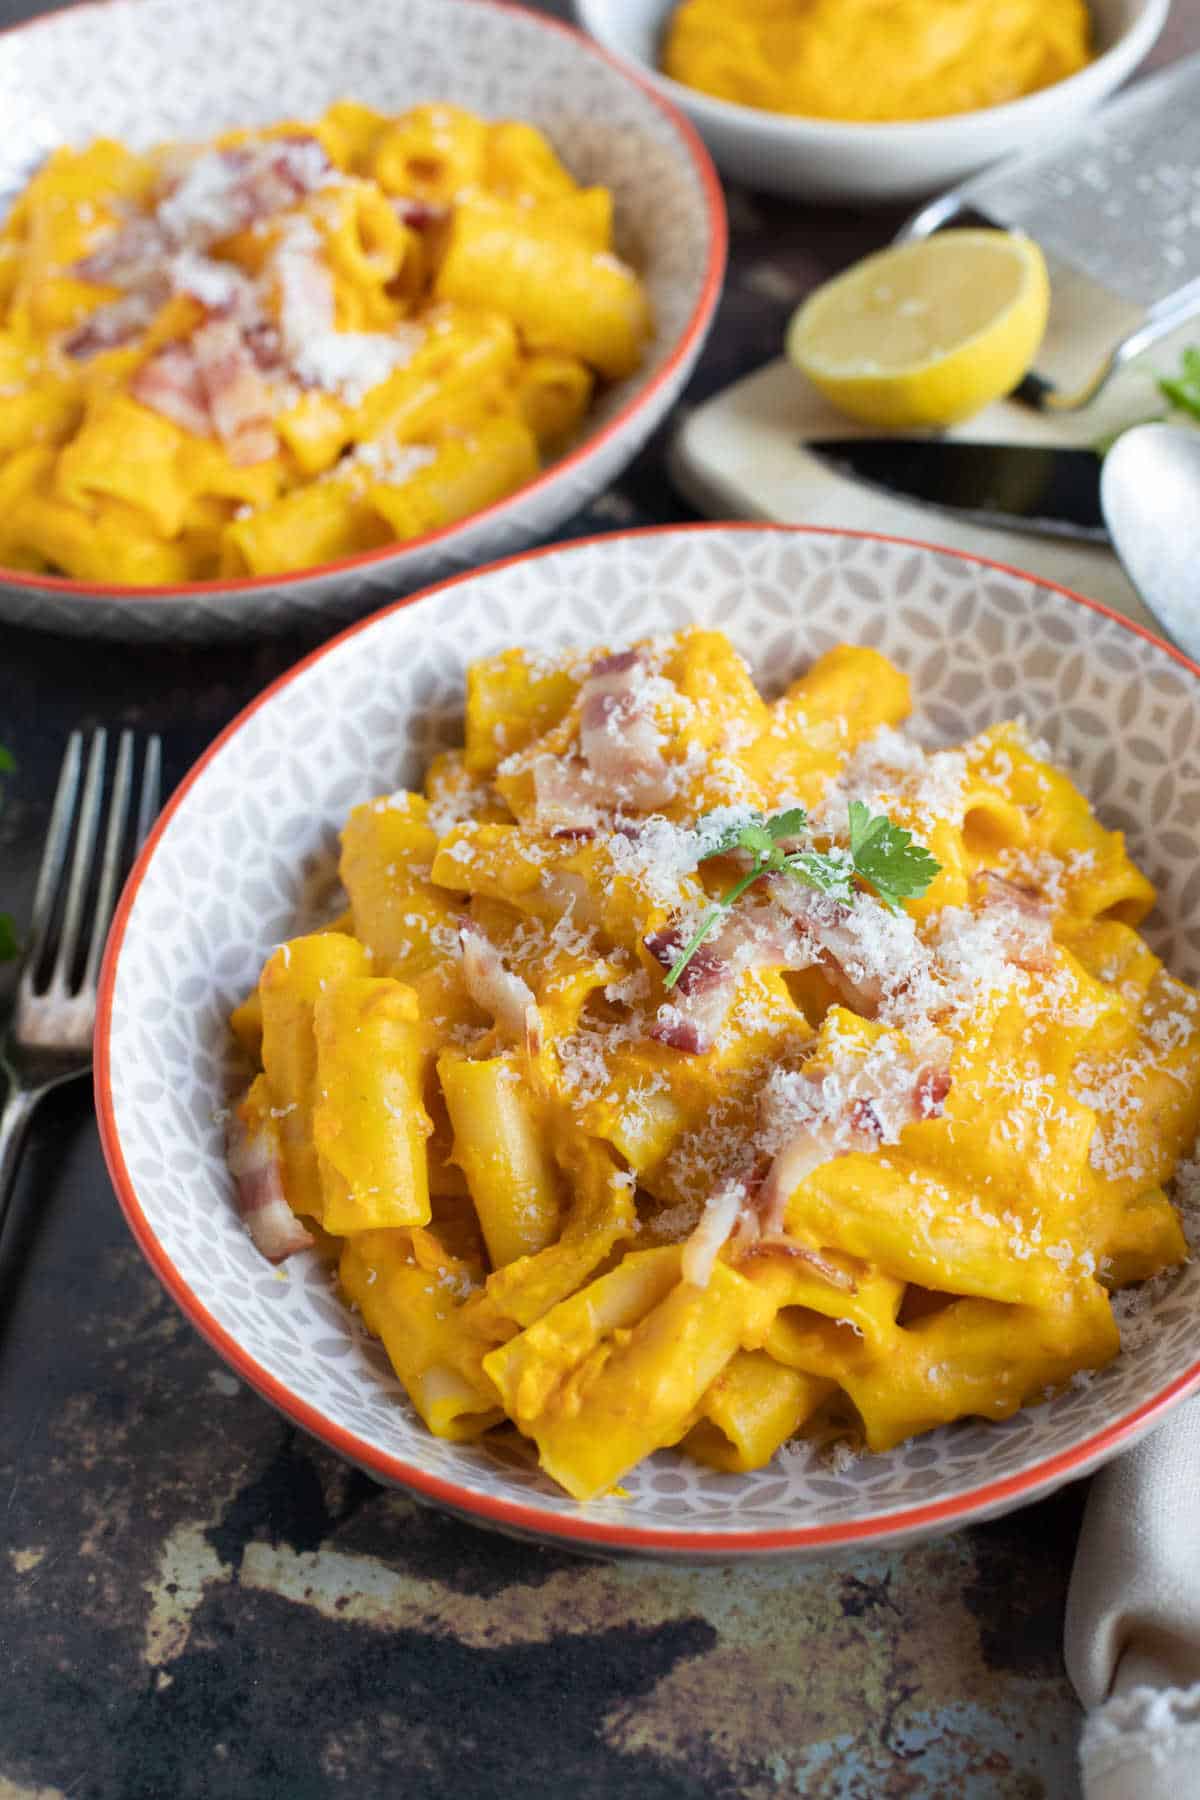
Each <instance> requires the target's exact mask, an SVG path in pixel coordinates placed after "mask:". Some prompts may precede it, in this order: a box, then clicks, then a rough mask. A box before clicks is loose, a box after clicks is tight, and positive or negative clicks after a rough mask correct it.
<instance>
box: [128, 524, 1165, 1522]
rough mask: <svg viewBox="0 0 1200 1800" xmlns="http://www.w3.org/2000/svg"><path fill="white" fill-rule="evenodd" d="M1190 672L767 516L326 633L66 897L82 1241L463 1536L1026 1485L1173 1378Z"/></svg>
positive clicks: (985, 1511)
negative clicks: (87, 991) (137, 1276)
mask: <svg viewBox="0 0 1200 1800" xmlns="http://www.w3.org/2000/svg"><path fill="white" fill-rule="evenodd" d="M1197 673H1198V671H1197V670H1196V669H1195V668H1194V666H1193V665H1191V664H1188V663H1186V662H1184V660H1183V659H1182V658H1181V657H1180V656H1178V655H1177V654H1176V653H1175V652H1173V651H1171V650H1169V649H1168V648H1167V647H1166V646H1165V645H1164V644H1162V643H1160V642H1159V641H1158V640H1156V639H1154V638H1152V637H1150V636H1148V635H1147V634H1145V633H1143V632H1141V631H1140V630H1138V629H1136V628H1134V627H1132V626H1130V625H1129V624H1128V623H1127V622H1125V621H1123V620H1121V619H1119V618H1117V617H1116V616H1115V615H1112V614H1109V613H1106V612H1104V611H1103V609H1101V608H1099V607H1097V606H1094V605H1092V604H1091V603H1089V602H1087V601H1083V600H1079V599H1077V598H1075V597H1074V596H1072V595H1070V594H1068V593H1067V592H1065V591H1064V590H1060V589H1056V588H1052V587H1048V586H1046V585H1044V584H1039V583H1038V582H1037V581H1036V580H1034V579H1033V578H1032V577H1030V576H1027V575H1022V574H1020V573H1018V572H1015V571H1012V570H1009V569H1005V568H1001V567H999V566H996V565H994V564H990V563H987V562H984V561H982V560H976V559H974V558H972V557H970V556H967V555H961V554H957V553H951V552H948V551H942V550H938V549H935V548H931V547H928V546H925V545H922V544H916V543H909V542H904V541H900V540H896V539H882V538H876V537H872V536H869V535H864V534H858V535H855V534H851V533H843V532H837V531H830V530H818V529H812V530H804V529H788V528H783V527H779V528H775V527H759V526H744V527H739V526H698V527H692V528H663V529H659V530H651V531H648V532H631V533H627V534H618V535H614V536H609V537H606V538H603V539H598V540H594V541H587V542H582V543H575V544H568V545H565V546H561V547H557V548H552V549H549V550H542V551H538V552H533V553H528V554H526V555H524V556H521V557H518V558H515V559H511V560H509V561H507V562H504V563H500V564H497V565H495V566H493V567H491V568H489V569H487V570H484V571H482V572H479V573H476V574H474V575H472V576H470V577H460V578H457V579H454V580H452V581H450V582H448V583H446V584H444V585H443V586H442V587H440V588H438V589H436V590H434V591H432V592H430V593H428V594H427V595H425V596H424V597H423V600H422V604H421V605H419V606H407V607H406V606H403V605H397V606H395V607H393V608H391V609H390V610H387V611H385V612H383V613H381V614H379V615H377V616H376V617H374V618H373V619H371V620H369V621H367V622H366V623H365V624H362V625H358V626H355V627H352V628H351V629H350V630H349V631H348V632H346V633H345V634H344V635H343V636H342V637H340V638H338V639H336V640H335V641H334V642H333V643H332V644H330V645H328V646H326V647H325V648H324V649H322V650H320V651H318V652H316V653H315V654H314V655H313V656H312V657H310V658H309V659H308V660H307V661H306V662H304V663H301V664H300V665H299V666H298V667H297V668H296V669H295V670H294V671H293V672H292V673H290V674H289V675H286V676H284V677H283V678H282V679H281V680H280V681H278V682H277V683H276V684H275V685H274V686H273V687H272V688H270V689H268V691H267V692H266V693H265V694H264V695H263V696H262V698H261V699H260V700H259V701H258V702H256V703H255V704H254V705H252V706H251V707H249V708H248V709H247V711H246V712H245V713H243V714H242V716H241V717H240V718H239V719H238V720H237V721H236V722H235V723H234V724H233V725H232V726H231V727H230V728H229V730H228V731H227V732H226V733H225V735H224V736H223V737H222V738H221V739H220V740H219V741H218V743H217V744H216V745H215V746H214V747H213V749H211V750H210V751H209V752H208V753H207V754H206V755H205V756H204V757H203V758H202V759H201V761H200V762H199V763H198V764H197V765H196V767H195V768H194V770H193V771H192V773H191V774H190V776H189V777H188V779H187V780H186V781H185V782H184V783H183V785H182V787H181V788H180V789H179V790H178V792H177V793H176V795H175V797H174V798H173V800H172V801H171V803H170V805H169V806H168V807H167V809H166V811H165V813H164V815H163V817H162V819H161V820H160V822H159V824H158V826H157V827H156V830H155V832H154V835H153V837H152V840H151V842H150V843H149V845H148V846H147V849H146V851H145V853H144V855H143V857H142V859H141V861H140V863H139V866H138V868H137V870H136V871H135V873H134V875H133V877H132V879H131V882H130V884H129V887H128V888H127V890H126V893H125V895H124V897H123V900H122V903H121V907H120V910H119V913H118V916H117V919H116V922H115V925H114V929H113V933H112V938H111V942H110V948H109V952H108V958H107V962H106V966H105V971H104V977H103V982H102V996H101V1007H100V1020H99V1026H98V1033H97V1059H96V1091H97V1098H98V1108H99V1116H100V1121H101V1131H102V1136H103V1141H104V1146H105V1151H106V1155H107V1157H108V1162H109V1167H110V1170H111V1172H112V1176H113V1180H114V1183H115V1186H116V1190H117V1193H118V1196H119V1198H120V1201H121V1204H122V1206H123V1208H124V1210H125V1213H126V1216H127V1218H128V1221H129V1223H130V1225H131V1227H132V1230H133V1232H134V1235H135V1237H136V1238H137V1241H138V1243H139V1244H140V1245H141V1247H142V1249H143V1251H144V1252H145V1254H146V1256H147V1257H148V1259H149V1261H150V1263H151V1265H152V1267H153V1268H154V1270H155V1271H156V1273H157V1274H158V1275H159V1277H160V1278H161V1280H162V1281H163V1282H164V1284H165V1285H166V1287H167V1289H168V1291H169V1292H170V1293H171V1295H172V1296H173V1297H174V1298H175V1300H176V1301H177V1302H178V1303H179V1304H180V1306H181V1307H182V1308H183V1310H184V1311H185V1313H186V1314H187V1315H188V1317H189V1318H190V1319H191V1320H192V1321H193V1323H194V1324H195V1325H196V1326H197V1327H198V1329H199V1330H200V1331H201V1332H202V1333H203V1334H204V1335H205V1336H206V1337H207V1338H208V1339H209V1341H210V1342H211V1343H212V1344H213V1345H214V1346H215V1347H216V1349H217V1350H218V1351H219V1352H220V1354H221V1355H222V1356H224V1357H225V1358H226V1359H227V1361H228V1362H229V1364H230V1365H231V1367H232V1368H233V1369H234V1370H235V1371H236V1372H237V1373H238V1374H239V1375H240V1376H241V1377H242V1378H243V1379H244V1380H246V1381H247V1382H249V1383H250V1384H251V1385H252V1386H254V1387H255V1388H256V1389H258V1391H259V1392H260V1393H262V1394H263V1395H264V1396H265V1397H266V1398H267V1399H268V1400H270V1401H271V1402H273V1403H274V1405H276V1406H277V1407H278V1408H280V1409H281V1410H282V1411H283V1412H285V1413H286V1414H287V1415H289V1416H290V1417H291V1418H293V1419H294V1420H296V1421H297V1422H298V1423H299V1424H301V1425H302V1426H303V1427H305V1428H306V1429H307V1430H308V1431H310V1432H312V1433H314V1434H315V1435H317V1436H318V1437H320V1438H322V1439H323V1440H324V1441H325V1442H326V1443H328V1444H330V1445H332V1446H333V1447H334V1448H336V1449H337V1450H338V1451H340V1452H341V1453H342V1454H343V1455H345V1456H346V1457H348V1458H349V1459H351V1460H352V1461H354V1462H355V1463H357V1464H359V1465H360V1466H362V1467H363V1468H365V1469H367V1470H369V1471H370V1472H371V1473H372V1474H373V1475H375V1476H377V1477H378V1478H379V1479H381V1480H384V1481H388V1482H393V1483H396V1484H398V1485H401V1486H403V1487H405V1488H407V1489H409V1490H411V1491H412V1492H413V1493H415V1494H417V1495H418V1496H420V1497H424V1498H426V1499H428V1500H430V1501H432V1502H434V1503H437V1504H440V1505H443V1506H447V1507H450V1508H453V1509H455V1510H457V1511H459V1512H461V1513H464V1514H468V1515H471V1516H472V1517H474V1518H477V1519H478V1520H479V1521H480V1522H483V1523H487V1524H491V1525H494V1526H496V1527H498V1528H500V1529H502V1530H506V1531H510V1532H515V1533H524V1534H527V1535H532V1536H536V1537H543V1538H548V1539H560V1540H563V1541H564V1542H569V1543H570V1542H573V1543H576V1544H580V1545H589V1546H592V1547H596V1548H600V1549H606V1550H613V1551H619V1550H628V1551H632V1552H641V1553H648V1554H661V1555H680V1556H716V1557H721V1558H727V1557H730V1556H734V1555H741V1554H756V1553H762V1554H766V1553H771V1552H780V1553H784V1552H786V1553H791V1554H796V1555H823V1554H827V1553H829V1552H830V1551H833V1550H837V1549H839V1548H845V1547H847V1546H852V1545H855V1544H861V1543H864V1542H870V1541H874V1542H890V1541H899V1540H902V1539H909V1538H913V1537H917V1536H920V1535H923V1534H927V1533H932V1532H937V1531H942V1530H946V1529H949V1528H951V1527H953V1526H955V1525H958V1524H962V1523H964V1522H966V1521H968V1520H978V1519H981V1518H985V1517H988V1516H991V1515H993V1514H995V1513H998V1512H1001V1511H1003V1510H1005V1509H1006V1508H1009V1507H1012V1506H1015V1505H1018V1504H1020V1503H1021V1502H1022V1501H1025V1500H1029V1499H1032V1498H1034V1497H1035V1496H1037V1495H1040V1494H1045V1493H1047V1492H1048V1491H1050V1490H1051V1489H1053V1488H1054V1487H1055V1486H1057V1485H1058V1484H1060V1483H1062V1482H1064V1481H1066V1480H1068V1479H1071V1478H1073V1477H1076V1476H1079V1475H1082V1474H1084V1473H1085V1472H1086V1471H1087V1470H1088V1469H1090V1468H1092V1467H1094V1466H1095V1465H1096V1464H1098V1463H1099V1462H1101V1461H1102V1460H1104V1459H1105V1458H1106V1457H1108V1456H1110V1455H1112V1454H1114V1453H1115V1452H1116V1451H1118V1450H1120V1449H1121V1448H1122V1447H1123V1446H1125V1445H1127V1444H1129V1443H1131V1442H1132V1441H1133V1440H1134V1438H1135V1437H1136V1436H1137V1435H1138V1434H1139V1433H1140V1432H1142V1431H1144V1430H1146V1429H1148V1428H1149V1427H1150V1426H1151V1425H1152V1424H1153V1423H1154V1422H1155V1420H1156V1419H1158V1418H1159V1417H1160V1416H1161V1415H1162V1414H1163V1413H1164V1412H1165V1410H1166V1409H1167V1408H1168V1407H1169V1406H1171V1405H1172V1404H1174V1403H1175V1402H1177V1401H1179V1400H1180V1399H1182V1398H1183V1397H1184V1396H1185V1394H1187V1393H1188V1392H1190V1391H1191V1390H1193V1389H1194V1388H1195V1387H1196V1385H1197V1383H1200V1349H1198V1348H1197V1341H1198V1340H1197V1320H1198V1317H1200V1265H1198V1264H1197V1263H1196V1262H1195V1261H1194V1260H1193V1261H1189V1251H1190V1250H1194V1248H1195V1246H1196V1244H1197V1241H1198V1233H1200V1206H1198V1200H1197V1195H1198V1192H1200V1167H1198V1165H1197V1163H1196V1160H1195V1156H1194V1150H1195V1140H1196V1135H1197V1130H1198V1128H1200V999H1198V997H1197V994H1196V993H1195V992H1194V991H1193V987H1192V986H1190V985H1189V984H1190V983H1194V982H1195V981H1196V979H1197V976H1198V975H1200V938H1198V936H1197V933H1196V930H1195V926H1194V916H1195V894H1196V889H1197V881H1198V879H1200V877H1198V875H1197V867H1196V854H1195V845H1196V842H1197V824H1198V821H1200V686H1198V684H1197V680H1196V676H1197ZM1156 897H1157V899H1156ZM1152 908H1153V911H1152V910H1151V909H1152Z"/></svg>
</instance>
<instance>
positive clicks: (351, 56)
mask: <svg viewBox="0 0 1200 1800" xmlns="http://www.w3.org/2000/svg"><path fill="white" fill-rule="evenodd" d="M83 70H86V71H87V79H86V81H85V80H82V79H81V78H80V72H81V71H83ZM342 97H351V98H354V99H357V100H362V101H364V102H366V103H367V104H369V105H373V106H375V107H378V108H379V109H380V110H382V111H389V112H396V111H401V110H403V109H404V108H405V107H408V106H411V105H415V104H416V103H418V102H420V101H429V100H447V101H451V102H454V103H455V104H457V105H460V106H465V107H468V108H470V109H472V110H475V111H478V112H480V113H482V114H484V115H485V116H488V117H493V118H516V119H523V120H527V121H529V122H530V123H532V124H535V125H537V126H539V127H541V129H542V130H543V131H545V132H546V134H547V136H548V137H549V138H550V139H551V141H552V142H553V144H554V145H555V147H556V149H557V150H558V151H559V153H560V155H561V156H562V158H563V160H564V161H565V162H566V164H567V166H568V167H569V168H570V169H571V172H572V173H573V174H574V175H575V176H576V178H577V179H579V180H580V181H583V182H588V183H600V184H602V185H603V186H605V187H608V188H610V189H612V191H613V193H614V195H615V198H616V233H617V239H618V244H619V247H620V249H621V250H622V252H623V254H625V255H626V256H627V257H628V258H629V260H631V261H632V262H633V264H634V265H635V267H636V268H637V269H638V272H639V274H640V275H641V276H642V278H643V280H644V281H645V283H646V286H647V288H648V290H649V293H650V298H651V302H652V305H653V308H654V314H655V322H656V331H655V337H654V341H653V343H652V345H651V347H650V350H649V352H648V355H647V359H646V362H645V363H644V365H643V367H642V368H641V369H640V370H639V371H638V372H637V373H636V374H635V375H633V376H631V377H629V379H628V380H625V381H622V382H619V383H616V384H614V385H613V386H612V387H610V388H608V389H607V390H605V392H604V393H603V394H602V396H601V398H600V399H599V400H598V402H597V404H596V406H595V407H594V409H593V411H592V413H591V414H590V416H589V419H588V421H587V423H586V426H585V428H584V434H583V435H582V436H581V437H580V439H579V440H578V442H577V444H576V445H575V447H574V448H573V449H572V450H570V451H569V452H568V453H567V454H566V455H564V456H562V457H560V458H559V459H558V460H557V461H556V462H553V463H551V464H549V466H548V467H547V468H545V469H544V470H543V471H542V472H541V473H540V474H539V475H538V476H537V477H536V479H535V480H533V481H531V482H530V483H528V485H527V486H525V487H523V488H521V489H520V490H518V492H517V493H515V494H512V495H510V496H509V497H508V498H507V499H504V500H501V501H499V502H497V503H496V504H495V505H493V506H490V507H488V508H486V509H485V510H484V511H482V512H479V513H476V514H474V515H473V516H472V517H471V518H469V519H466V520H463V521H461V522H459V523H458V524H455V525H451V526H448V527H446V528H445V529H444V530H441V531H438V532H434V533H431V534H430V535H428V536H426V537H423V538H419V539H413V540H410V541H409V542H408V543H404V544H396V545H389V546H385V547H384V548H383V549H380V550H374V551H370V552H367V553H365V554H363V555H359V556H354V557H348V558H345V559H343V560H342V561H340V562H337V563H331V564H328V565H325V566H322V567H319V568H313V569H306V570H298V571H296V572H294V573H291V574H287V575H279V576H267V577H262V578H249V579H244V580H237V581H213V582H196V583H191V584H189V585H187V586H182V587H170V588H134V587H97V586H94V585H90V584H86V583H83V582H79V581H73V580H68V579H66V578H64V577H55V576H49V575H45V576H43V575H30V574H26V573H23V572H22V571H19V570H13V569H3V568H0V618H5V619H9V620H12V621H15V622H16V623H19V624H28V625H37V626H44V627H46V628H47V629H50V630H54V631H66V632H72V633H76V634H79V635H82V636H88V637H115V638H126V639H133V640H147V639H150V638H159V639H161V638H167V639H170V638H176V639H184V640H186V639H192V640H195V639H202V638H220V637H234V636H249V635H253V634H262V633H266V632H271V631H279V630H283V629H285V628H287V627H289V626H293V625H297V624H301V623H303V622H304V621H306V620H309V619H328V620H330V621H331V622H338V621H345V620H346V619H348V618H354V617H359V616H361V615H362V614H363V613H365V612H366V611H368V610H369V609H370V608H372V607H375V606H379V605H381V604H383V603H384V602H385V601H388V600H391V599H393V598H394V597H395V596H396V595H397V594H402V593H409V592H411V591H412V590H413V589H414V588H417V587H420V586H423V585H424V584H426V583H428V582H430V581H435V580H438V579H440V578H442V577H443V576H446V575H449V574H451V573H453V572H454V571H456V570H458V569H463V568H469V567H471V566H473V565H474V564H477V563H479V562H482V561H484V560H486V559H487V558H489V557H494V556H498V555H507V554H509V553H511V552H513V551H516V550H519V549H521V548H523V547H524V546H525V545H526V544H528V543H531V542H533V541H534V540H535V539H537V538H541V537H545V536H546V535H547V534H548V533H549V532H551V531H553V530H554V529H555V528H556V527H557V526H558V525H560V524H561V523H562V521H563V520H564V519H566V518H568V517H570V515H571V514H572V513H574V512H577V511H578V510H579V509H580V508H581V507H582V506H584V505H586V504H587V502H588V501H589V500H591V499H592V498H593V497H594V496H595V495H596V494H598V493H600V492H601V491H602V490H603V489H604V488H605V487H606V486H607V485H608V484H609V483H610V482H611V481H613V480H614V478H615V477H616V476H617V474H618V473H619V472H620V471H621V470H622V469H623V468H624V467H625V465H626V464H627V463H628V462H629V461H630V460H631V458H632V457H633V456H635V455H636V453H637V451H638V450H639V449H640V447H641V445H642V444H643V443H644V442H645V440H646V438H647V437H648V436H649V435H650V433H651V431H653V429H654V427H655V426H656V425H657V424H659V423H660V422H661V420H662V419H663V418H664V417H665V416H666V414H667V413H668V412H669V410H670V408H671V407H672V405H673V404H674V402H675V401H676V399H677V398H678V396H679V394H680V392H681V390H682V388H683V386H684V384H685V382H686V381H687V378H688V376H689V374H690V373H691V370H692V367H693V365H694V363H695V361H696V358H697V356H698V355H699V353H700V349H701V347H702V345H703V343H704V339H705V337H706V335H707V333H708V329H709V326H710V325H711V323H712V318H713V314H714V312H715V310H716V305H717V301H718V298H719V296H720V290H721V281H722V277H723V274H724V267H725V243H726V227H725V209H724V202H723V199H722V196H721V189H720V184H719V182H718V180H717V177H716V174H715V171H714V170H713V167H712V164H711V162H710V161H709V158H708V154H707V152H706V151H705V149H704V147H703V145H702V144H701V143H700V140H699V138H698V137H697V136H696V134H695V132H694V131H693V130H692V128H691V126H690V125H689V124H688V123H687V121H686V120H685V119H684V118H683V117H682V116H681V115H680V114H679V113H678V112H677V111H676V110H675V109H674V108H673V107H672V106H671V105H670V104H669V103H668V102H666V101H664V100H663V99H662V98H661V97H660V96H658V95H657V94H655V93H654V92H653V91H652V90H651V89H650V88H649V87H648V86H643V85H642V84H641V83H640V82H639V81H638V80H637V79H636V77H634V76H632V75H631V74H629V73H628V72H627V71H626V70H625V69H624V68H622V67H621V65H620V64H618V63H617V62H616V61H615V60H614V59H612V58H610V57H609V56H608V55H607V53H606V52H604V51H603V50H600V49H598V48H597V47H596V46H595V45H594V44H592V43H591V42H590V41H589V40H588V39H587V38H585V37H583V36H582V35H581V34H580V33H578V32H576V31H573V30H572V29H571V28H570V27H568V26H565V25H560V24H557V23H556V22H555V21H554V20H551V19H545V18H542V17H540V16H538V15H536V14H533V13H529V12H526V11H523V10H522V9H521V8H519V7H515V6H510V5H506V4H504V3H503V0H356V3H355V4H354V5H353V6H347V7H341V8H339V7H332V6H322V5H319V4H318V3H317V0H257V3H256V4H255V5H254V6H252V7H247V6H244V5H243V4H241V0H206V3H205V4H204V5H203V6H191V5H188V4H186V3H185V0H101V3H99V4H92V5H88V6H80V7H74V8H71V9H69V10H67V11H64V12H61V13H57V14H54V15H53V16H51V17H50V18H48V19H42V20H37V21H35V22H33V23H32V24H29V25H26V26H22V27H21V28H19V29H17V30H13V31H10V32H7V33H4V34H2V35H0V116H2V117H3V119H4V122H5V129H4V133H3V137H2V140H0V212H2V211H3V210H4V209H5V207H6V205H7V203H8V202H9V201H10V200H11V199H12V198H13V196H14V195H15V193H16V192H17V191H19V189H20V188H21V187H22V186H23V184H24V182H25V181H27V180H28V178H29V176H30V174H31V173H32V172H33V170H34V168H36V166H37V164H38V163H39V162H40V161H41V159H42V158H43V157H44V156H45V155H46V154H47V152H48V151H50V150H51V149H53V148H54V147H55V146H56V145H57V144H61V143H70V144H81V143H86V142H87V141H88V140H89V139H91V138H93V137H95V136H98V135H107V136H113V137H117V138H121V139H123V140H125V141H127V142H129V143H132V144H135V145H144V144H149V143H153V142H155V141H157V140H159V139H163V138H196V137H206V136H210V135H212V134H213V133H214V132H217V131H219V130H221V129H223V128H226V127H230V126H234V125H239V124H250V123H257V122H266V121H269V120H273V119H279V118H285V117H292V118H296V117H299V118H305V117H310V116H312V115H314V114H316V113H318V112H320V111H321V110H322V109H323V108H324V107H325V106H327V105H328V104H329V103H330V102H331V101H333V100H336V99H339V98H342Z"/></svg>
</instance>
